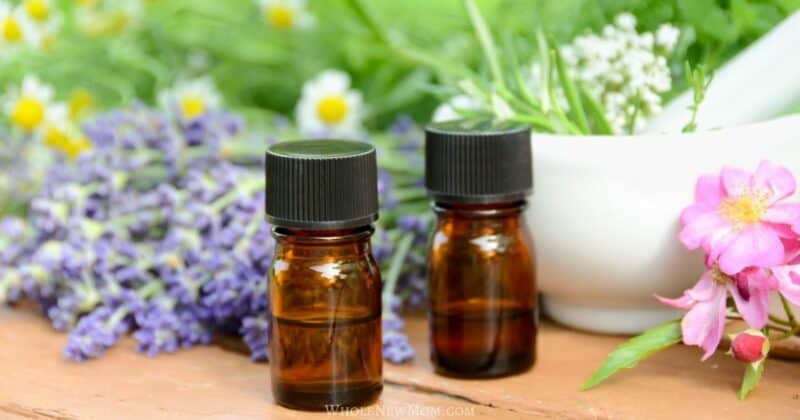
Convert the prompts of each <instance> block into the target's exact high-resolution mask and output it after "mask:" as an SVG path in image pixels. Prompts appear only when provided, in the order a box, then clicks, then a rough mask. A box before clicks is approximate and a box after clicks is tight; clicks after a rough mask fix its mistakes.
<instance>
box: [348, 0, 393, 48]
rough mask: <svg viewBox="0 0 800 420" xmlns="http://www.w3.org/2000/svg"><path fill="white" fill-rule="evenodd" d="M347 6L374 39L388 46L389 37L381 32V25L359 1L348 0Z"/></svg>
mask: <svg viewBox="0 0 800 420" xmlns="http://www.w3.org/2000/svg"><path fill="white" fill-rule="evenodd" d="M347 4H349V5H350V8H351V9H353V12H354V13H355V14H356V16H358V18H359V19H360V20H361V23H363V24H364V26H366V27H367V28H368V29H369V31H370V32H372V34H373V35H375V38H377V39H378V40H380V41H381V42H383V43H385V44H390V43H391V41H390V39H389V36H388V35H387V34H386V32H385V31H384V30H383V25H381V24H379V23H378V21H377V19H375V16H374V15H373V14H372V13H370V11H369V10H368V9H367V8H366V7H364V5H363V4H362V3H361V2H360V1H359V0H349V1H348V2H347Z"/></svg>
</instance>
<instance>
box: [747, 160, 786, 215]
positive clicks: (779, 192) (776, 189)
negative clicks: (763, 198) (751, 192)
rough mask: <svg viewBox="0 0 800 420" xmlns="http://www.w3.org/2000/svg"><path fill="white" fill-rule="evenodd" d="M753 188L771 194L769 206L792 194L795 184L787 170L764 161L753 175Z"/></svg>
mask: <svg viewBox="0 0 800 420" xmlns="http://www.w3.org/2000/svg"><path fill="white" fill-rule="evenodd" d="M753 187H754V188H755V189H757V190H759V189H760V190H766V191H769V192H771V193H772V196H771V197H770V204H772V203H774V202H776V201H778V200H781V199H784V198H786V197H788V196H790V195H792V194H794V191H795V188H796V187H797V184H796V182H795V179H794V176H792V173H791V172H790V171H789V170H788V169H786V168H785V167H783V166H779V165H773V164H772V163H771V162H770V161H768V160H764V161H762V162H761V163H760V164H759V165H758V169H756V172H755V173H754V174H753Z"/></svg>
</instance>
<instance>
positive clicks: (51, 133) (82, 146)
mask: <svg viewBox="0 0 800 420" xmlns="http://www.w3.org/2000/svg"><path fill="white" fill-rule="evenodd" d="M44 144H46V145H47V146H49V147H51V148H53V149H55V150H58V151H59V152H61V153H63V154H64V155H65V156H66V157H67V158H69V159H71V160H75V158H77V157H78V155H80V154H81V153H83V152H85V151H87V150H89V149H91V148H92V143H91V142H90V141H89V139H87V138H86V137H84V136H82V135H78V136H77V137H70V135H69V134H68V133H67V132H66V131H64V130H62V129H61V128H59V127H57V126H54V125H51V126H49V127H47V129H46V130H45V132H44Z"/></svg>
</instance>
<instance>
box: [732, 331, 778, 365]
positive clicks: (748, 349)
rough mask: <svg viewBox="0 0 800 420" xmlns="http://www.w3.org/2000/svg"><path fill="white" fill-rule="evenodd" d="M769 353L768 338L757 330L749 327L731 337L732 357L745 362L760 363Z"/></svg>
mask: <svg viewBox="0 0 800 420" xmlns="http://www.w3.org/2000/svg"><path fill="white" fill-rule="evenodd" d="M768 353H769V340H767V337H766V336H765V335H764V333H762V332H761V331H759V330H754V329H749V330H746V331H743V332H741V333H739V334H736V335H733V336H732V337H731V351H730V354H732V355H733V357H734V358H735V359H736V360H738V361H740V362H745V363H760V362H761V361H763V360H764V359H765V358H766V357H767V354H768Z"/></svg>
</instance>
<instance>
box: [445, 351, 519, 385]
mask: <svg viewBox="0 0 800 420" xmlns="http://www.w3.org/2000/svg"><path fill="white" fill-rule="evenodd" d="M431 362H432V363H433V366H434V370H435V371H436V373H437V374H439V375H443V376H450V377H453V378H459V379H469V378H475V379H479V378H483V379H485V378H500V377H503V376H510V375H516V374H519V373H523V372H526V371H528V370H529V369H530V368H531V367H532V366H533V364H534V362H535V358H534V357H533V355H532V354H528V355H522V356H516V357H510V358H507V359H502V360H495V361H494V363H493V364H492V365H491V366H485V365H483V366H482V365H479V364H476V363H475V362H474V361H473V360H470V359H465V358H444V357H437V356H431Z"/></svg>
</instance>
